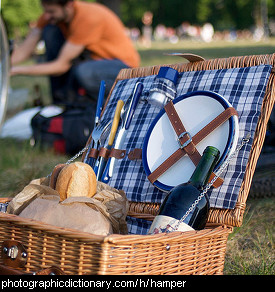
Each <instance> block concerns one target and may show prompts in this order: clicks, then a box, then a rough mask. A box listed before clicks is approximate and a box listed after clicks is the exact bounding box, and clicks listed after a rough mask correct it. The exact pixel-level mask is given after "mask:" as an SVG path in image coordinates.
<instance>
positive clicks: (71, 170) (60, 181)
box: [55, 162, 97, 201]
mask: <svg viewBox="0 0 275 292" xmlns="http://www.w3.org/2000/svg"><path fill="white" fill-rule="evenodd" d="M96 186H97V182H96V175H95V173H94V171H93V169H92V168H91V166H89V165H88V164H86V163H83V162H74V163H71V164H68V165H66V166H65V167H63V168H62V169H61V171H60V173H59V175H58V177H57V181H56V186H55V189H56V191H57V192H58V193H59V195H60V200H61V201H63V200H65V199H66V198H69V197H92V196H93V195H95V193H96Z"/></svg>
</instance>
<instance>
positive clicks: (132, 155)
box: [128, 148, 142, 160]
mask: <svg viewBox="0 0 275 292" xmlns="http://www.w3.org/2000/svg"><path fill="white" fill-rule="evenodd" d="M128 158H129V159H130V160H137V159H142V149H140V148H135V149H133V150H132V151H130V152H129V154H128Z"/></svg>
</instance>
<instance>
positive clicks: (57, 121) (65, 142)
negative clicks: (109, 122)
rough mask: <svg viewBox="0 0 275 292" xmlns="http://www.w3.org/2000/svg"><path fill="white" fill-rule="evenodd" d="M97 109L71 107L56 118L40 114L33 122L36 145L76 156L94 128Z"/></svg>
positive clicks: (92, 107) (41, 112)
mask: <svg viewBox="0 0 275 292" xmlns="http://www.w3.org/2000/svg"><path fill="white" fill-rule="evenodd" d="M94 120H95V107H94V106H93V105H88V106H87V107H85V108H84V107H69V108H67V109H66V110H64V111H63V112H62V113H60V114H58V115H55V116H47V115H46V116H45V115H43V111H40V112H38V113H37V114H36V115H35V116H34V117H33V118H32V120H31V127H32V131H33V139H32V140H33V141H34V145H39V146H40V147H41V148H42V149H48V148H52V149H53V150H54V151H55V152H56V153H60V154H69V155H74V154H76V153H77V152H79V151H80V150H81V149H82V148H83V147H84V146H85V144H86V142H87V139H88V137H89V135H90V132H91V130H92V128H93V126H94Z"/></svg>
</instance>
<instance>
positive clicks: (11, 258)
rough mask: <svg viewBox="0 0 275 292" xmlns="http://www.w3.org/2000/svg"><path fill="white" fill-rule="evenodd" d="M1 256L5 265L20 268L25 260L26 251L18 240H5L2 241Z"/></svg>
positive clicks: (26, 256)
mask: <svg viewBox="0 0 275 292" xmlns="http://www.w3.org/2000/svg"><path fill="white" fill-rule="evenodd" d="M2 258H3V262H4V264H5V265H7V266H10V267H13V268H22V267H24V266H25V264H26V262H27V258H28V253H27V251H26V249H25V247H24V246H23V244H21V243H20V242H19V241H15V240H6V241H4V242H3V243H2Z"/></svg>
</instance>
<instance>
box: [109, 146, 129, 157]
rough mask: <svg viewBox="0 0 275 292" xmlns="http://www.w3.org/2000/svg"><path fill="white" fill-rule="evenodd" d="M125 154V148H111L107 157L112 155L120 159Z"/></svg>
mask: <svg viewBox="0 0 275 292" xmlns="http://www.w3.org/2000/svg"><path fill="white" fill-rule="evenodd" d="M125 155H126V150H121V149H115V148H113V149H111V151H110V155H109V157H114V158H116V159H122V158H124V157H125Z"/></svg>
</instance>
